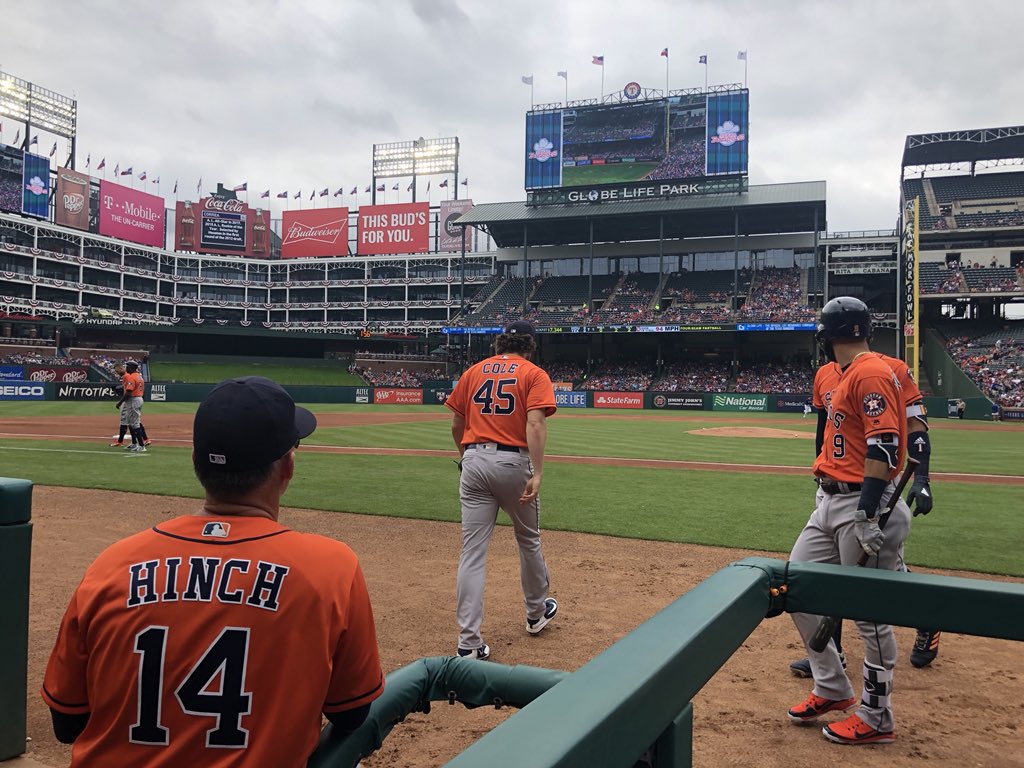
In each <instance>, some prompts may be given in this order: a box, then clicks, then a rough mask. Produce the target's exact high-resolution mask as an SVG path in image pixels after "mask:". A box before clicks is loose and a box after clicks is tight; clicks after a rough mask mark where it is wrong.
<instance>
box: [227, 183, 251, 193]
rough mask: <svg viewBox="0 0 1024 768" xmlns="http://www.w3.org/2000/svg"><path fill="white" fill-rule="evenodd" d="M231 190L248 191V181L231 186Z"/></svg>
mask: <svg viewBox="0 0 1024 768" xmlns="http://www.w3.org/2000/svg"><path fill="white" fill-rule="evenodd" d="M231 191H232V192H248V191H249V182H248V181H245V182H242V183H241V184H239V185H238V186H237V187H232V188H231Z"/></svg>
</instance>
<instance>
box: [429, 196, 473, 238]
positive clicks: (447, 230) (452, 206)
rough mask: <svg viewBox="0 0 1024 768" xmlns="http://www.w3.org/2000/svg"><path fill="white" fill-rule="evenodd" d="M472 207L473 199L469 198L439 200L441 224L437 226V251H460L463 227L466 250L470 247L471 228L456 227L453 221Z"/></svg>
mask: <svg viewBox="0 0 1024 768" xmlns="http://www.w3.org/2000/svg"><path fill="white" fill-rule="evenodd" d="M472 207H473V201H472V200H469V199H464V200H442V201H441V226H440V227H439V229H440V230H441V236H440V238H439V239H438V244H437V250H438V251H461V250H462V230H463V229H465V231H466V233H465V235H466V250H467V251H468V250H469V249H470V238H471V236H472V229H473V228H472V227H457V226H455V223H454V222H455V220H456V219H457V218H459V216H461V215H462V214H464V213H465V212H466V211H468V210H469V209H470V208H472Z"/></svg>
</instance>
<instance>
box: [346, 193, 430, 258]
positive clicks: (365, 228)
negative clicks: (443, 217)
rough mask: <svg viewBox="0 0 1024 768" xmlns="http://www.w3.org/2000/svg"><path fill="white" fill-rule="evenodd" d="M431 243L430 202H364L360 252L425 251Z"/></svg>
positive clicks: (360, 210)
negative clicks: (366, 203)
mask: <svg viewBox="0 0 1024 768" xmlns="http://www.w3.org/2000/svg"><path fill="white" fill-rule="evenodd" d="M429 245H430V204H429V203H400V204H398V205H364V206H363V207H362V208H360V209H359V245H358V253H359V254H360V255H362V256H376V255H379V254H387V253H426V252H427V249H428V248H429Z"/></svg>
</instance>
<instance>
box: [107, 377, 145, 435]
mask: <svg viewBox="0 0 1024 768" xmlns="http://www.w3.org/2000/svg"><path fill="white" fill-rule="evenodd" d="M124 370H125V373H124V375H123V376H122V377H121V388H122V389H121V397H120V399H119V400H118V401H117V403H115V404H114V407H115V408H118V409H120V411H121V423H122V424H125V425H126V426H127V427H128V431H129V432H130V433H131V436H132V442H131V444H129V445H127V446H125V450H128V451H138V452H142V453H145V451H146V443H147V442H148V439H147V437H146V433H145V430H144V429H143V428H142V396H143V394H144V393H145V391H146V382H145V381H143V379H142V374H141V373H139V364H138V363H136V362H135V361H134V360H129V361H127V362H126V363H125V364H124ZM118 442H120V441H118Z"/></svg>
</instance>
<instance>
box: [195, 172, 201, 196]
mask: <svg viewBox="0 0 1024 768" xmlns="http://www.w3.org/2000/svg"><path fill="white" fill-rule="evenodd" d="M202 188H203V177H202V176H200V177H199V181H197V182H196V194H197V195H198V194H199V190H201V189H202Z"/></svg>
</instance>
